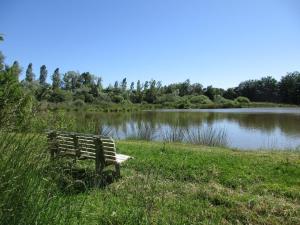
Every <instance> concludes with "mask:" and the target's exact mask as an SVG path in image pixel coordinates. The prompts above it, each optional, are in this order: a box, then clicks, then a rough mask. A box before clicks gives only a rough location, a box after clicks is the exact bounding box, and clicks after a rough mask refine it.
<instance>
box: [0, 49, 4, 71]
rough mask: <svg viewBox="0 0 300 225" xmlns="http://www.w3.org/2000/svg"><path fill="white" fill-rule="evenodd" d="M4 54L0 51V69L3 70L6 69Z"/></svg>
mask: <svg viewBox="0 0 300 225" xmlns="http://www.w3.org/2000/svg"><path fill="white" fill-rule="evenodd" d="M4 59H5V57H4V55H3V54H2V52H1V51H0V71H2V70H3V69H4Z"/></svg>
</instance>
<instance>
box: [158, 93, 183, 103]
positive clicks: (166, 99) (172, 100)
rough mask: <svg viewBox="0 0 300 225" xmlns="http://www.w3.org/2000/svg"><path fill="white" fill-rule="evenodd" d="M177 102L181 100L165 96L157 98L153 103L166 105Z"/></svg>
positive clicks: (171, 95)
mask: <svg viewBox="0 0 300 225" xmlns="http://www.w3.org/2000/svg"><path fill="white" fill-rule="evenodd" d="M179 100H181V98H180V97H179V96H177V95H174V94H165V95H162V96H160V97H158V98H157V99H156V101H155V103H158V104H162V103H166V102H177V101H179Z"/></svg>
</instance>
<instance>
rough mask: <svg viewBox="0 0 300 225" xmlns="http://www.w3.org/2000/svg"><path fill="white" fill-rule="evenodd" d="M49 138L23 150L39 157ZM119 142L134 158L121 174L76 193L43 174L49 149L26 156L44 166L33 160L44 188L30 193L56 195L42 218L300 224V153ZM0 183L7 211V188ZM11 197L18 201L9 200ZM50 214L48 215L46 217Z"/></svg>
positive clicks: (76, 221)
mask: <svg viewBox="0 0 300 225" xmlns="http://www.w3.org/2000/svg"><path fill="white" fill-rule="evenodd" d="M44 142H45V139H44V138H36V139H34V140H33V141H31V142H30V143H29V146H31V147H27V148H26V149H27V151H29V150H30V149H35V150H36V151H34V152H35V154H34V155H38V156H39V154H38V152H44V150H45V143H44ZM37 143H39V144H37ZM32 146H34V148H32ZM117 146H118V148H119V150H118V151H119V152H121V153H124V154H128V155H131V156H133V157H134V159H133V160H130V161H128V162H126V164H124V166H123V167H122V169H121V173H122V178H121V179H119V180H118V181H114V182H112V183H110V184H108V185H104V186H103V187H102V188H100V189H99V188H98V189H96V188H92V187H90V188H88V189H87V190H85V191H84V190H83V191H78V192H72V193H65V192H62V191H59V189H58V190H57V189H56V188H55V186H56V185H55V184H56V183H55V181H56V180H55V179H53V178H51V176H49V173H44V172H43V174H40V173H38V172H39V171H40V169H35V168H42V170H43V168H48V167H47V166H46V167H45V165H47V162H48V161H47V160H48V159H47V157H46V156H45V155H42V158H46V161H45V160H37V161H36V160H33V159H34V158H35V157H33V156H34V155H31V156H30V157H28V159H30V160H28V161H29V162H31V159H32V160H33V161H32V163H34V164H36V165H40V166H41V167H39V166H36V167H35V168H34V167H33V172H34V173H37V174H38V175H39V176H41V177H42V178H43V179H39V180H42V181H43V182H42V183H39V184H38V185H37V186H38V187H39V190H40V191H39V192H37V193H40V194H36V193H35V192H33V193H31V194H29V195H28V196H33V197H34V196H36V197H34V199H35V198H38V199H40V200H39V202H41V203H43V201H42V200H45V199H48V198H47V196H48V195H45V196H46V197H45V196H44V195H43V194H41V192H42V190H45V186H44V185H46V187H47V188H46V190H47V191H50V193H52V194H51V195H54V196H56V198H55V200H53V201H52V202H51V204H52V205H50V206H51V207H50V208H49V207H47V208H46V209H47V210H48V211H50V212H48V211H47V212H48V213H46V214H45V215H48V214H49V215H48V217H49V220H46V219H45V220H46V221H48V222H49V223H48V224H50V222H51V218H52V215H53V214H51V213H57V212H60V210H61V208H62V209H64V211H63V212H64V213H59V214H58V217H57V218H55V219H56V220H55V221H54V222H56V221H57V222H59V221H62V222H60V223H62V224H299V221H300V153H299V152H280V151H278V152H263V151H261V152H258V151H257V152H252V151H251V152H246V151H243V152H242V151H237V150H230V149H226V148H221V147H206V146H196V145H190V144H178V143H161V142H147V141H133V140H126V141H119V142H118V143H117ZM3 155H5V154H3V152H2V156H3ZM2 159H3V157H2V158H1V160H2ZM50 167H51V166H50ZM76 167H81V168H83V167H84V168H85V169H86V170H87V171H92V170H93V169H94V162H93V161H87V160H86V161H82V162H81V163H79V164H77V166H76ZM1 169H2V171H3V167H1ZM109 169H110V168H108V170H109ZM21 171H23V170H21ZM28 171H30V170H28ZM28 171H27V172H28ZM27 172H25V174H26V173H27ZM2 174H3V173H2ZM2 174H1V183H2V179H3V176H2ZM7 176H10V174H9V173H8V174H7ZM30 176H32V175H30ZM14 177H15V176H14ZM34 177H35V176H34ZM20 179H21V178H20ZM71 179H72V178H71ZM74 179H75V178H74ZM76 179H77V178H76ZM47 180H48V181H47ZM6 181H9V180H8V179H7V180H6ZM44 182H45V183H44ZM17 183H18V182H17ZM17 183H14V184H17ZM50 184H51V185H50ZM1 187H2V191H1V198H0V199H1V200H0V202H1V204H0V206H1V209H2V210H1V211H2V212H3V208H2V207H3V205H2V204H3V202H4V199H3V198H2V196H3V193H4V191H5V187H3V186H1ZM9 187H10V188H12V187H13V186H9ZM29 187H30V186H29ZM28 193H30V192H28ZM14 202H15V205H24V204H25V205H26V207H27V208H30V207H32V208H31V209H32V210H33V209H34V210H33V212H34V211H36V210H38V211H43V210H42V209H43V207H46V205H43V204H41V205H40V206H39V207H40V208H37V209H36V208H35V206H34V204H31V205H28V204H27V203H26V202H27V201H25V199H24V198H19V197H18V196H16V197H15V198H14ZM8 204H12V205H14V203H13V202H12V201H10V202H9V203H8ZM62 206H64V207H62ZM75 206H80V208H77V207H75ZM50 209H51V210H50ZM0 215H2V217H3V215H5V216H9V215H10V214H9V213H6V214H0ZM45 215H44V217H43V218H48V217H46V216H45ZM30 222H32V221H30ZM43 222H44V221H43ZM2 224H5V223H2ZM6 224H7V223H6ZM10 224H13V223H10ZM14 224H17V223H14ZM19 224H21V223H19ZM23 224H26V223H23ZM27 224H29V223H27ZM31 224H34V223H31ZM37 224H39V223H37ZM40 224H41V223H40ZM45 224H47V223H45ZM55 224H56V223H55Z"/></svg>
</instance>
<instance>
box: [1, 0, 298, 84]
mask: <svg viewBox="0 0 300 225" xmlns="http://www.w3.org/2000/svg"><path fill="white" fill-rule="evenodd" d="M0 33H3V34H4V35H5V36H4V38H5V41H4V42H3V43H0V50H1V51H2V52H3V53H4V55H5V56H6V63H8V64H11V63H12V62H13V61H14V60H18V61H19V62H20V64H21V65H22V66H23V68H24V70H26V67H27V65H28V63H30V62H31V63H33V67H34V72H35V73H36V74H37V75H38V74H39V68H40V66H41V65H42V64H45V65H46V66H47V68H48V72H49V74H48V76H49V77H50V75H51V74H52V73H53V71H54V69H55V68H57V67H59V68H60V71H61V72H62V73H64V72H66V71H68V70H75V71H80V72H85V71H89V72H91V73H93V74H95V75H98V76H101V77H102V78H103V79H104V84H106V85H107V84H108V83H113V82H114V81H115V80H121V79H122V78H123V77H127V79H128V81H129V82H131V81H136V80H138V79H140V80H142V81H145V80H150V79H151V78H153V79H156V80H160V81H162V82H163V84H168V83H173V82H179V81H184V80H185V79H187V78H189V79H190V80H191V82H200V83H202V84H203V85H204V86H207V85H209V84H212V85H213V86H216V87H223V88H228V87H231V86H235V85H238V84H239V82H240V81H243V80H247V79H256V78H260V77H262V76H267V75H272V76H274V77H275V78H276V79H280V77H281V76H283V75H285V74H286V72H292V71H295V70H300V1H298V0H226V1H225V0H219V1H217V0H206V1H202V0H178V1H176V0H126V1H125V0H106V1H101V0H81V1H80V0H77V1H76V0H73V1H72V0H68V1H67V0H48V1H45V0H19V1H17V0H0ZM23 76H24V75H23Z"/></svg>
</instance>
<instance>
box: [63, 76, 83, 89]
mask: <svg viewBox="0 0 300 225" xmlns="http://www.w3.org/2000/svg"><path fill="white" fill-rule="evenodd" d="M79 77H80V74H79V73H78V72H75V71H68V72H66V73H65V74H64V77H63V82H64V88H65V89H66V90H72V91H74V90H75V89H76V88H77V86H78V79H79ZM79 87H80V85H79Z"/></svg>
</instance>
